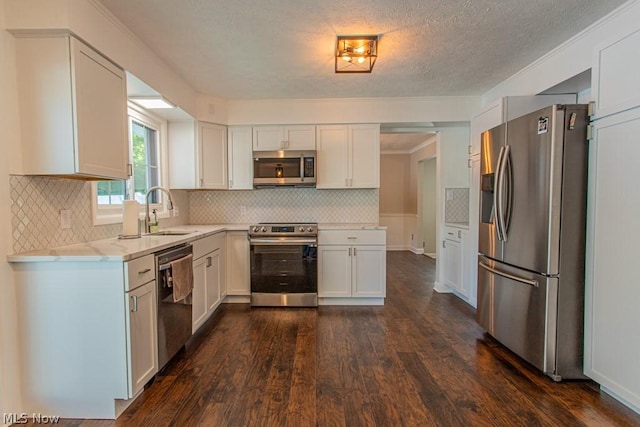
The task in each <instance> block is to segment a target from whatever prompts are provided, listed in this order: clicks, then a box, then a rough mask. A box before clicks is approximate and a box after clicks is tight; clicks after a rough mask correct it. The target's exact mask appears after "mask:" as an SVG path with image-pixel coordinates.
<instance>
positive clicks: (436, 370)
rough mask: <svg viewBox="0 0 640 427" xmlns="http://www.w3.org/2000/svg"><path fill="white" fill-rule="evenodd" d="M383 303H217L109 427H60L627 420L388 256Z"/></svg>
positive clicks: (428, 270)
mask: <svg viewBox="0 0 640 427" xmlns="http://www.w3.org/2000/svg"><path fill="white" fill-rule="evenodd" d="M387 264H388V265H387V299H386V304H385V306H384V307H329V306H322V307H319V308H318V309H317V310H316V309H277V308H273V309H272V308H255V309H251V308H249V306H248V305H244V304H224V305H222V306H221V307H220V308H219V309H218V311H217V312H216V314H214V316H213V317H212V318H211V319H210V321H209V322H208V323H207V324H206V325H205V326H204V327H203V328H202V329H201V331H199V333H198V334H197V335H196V336H195V337H194V338H193V339H192V340H191V342H190V343H189V345H188V346H187V348H186V350H185V351H184V353H183V354H179V355H178V357H176V358H175V359H174V360H173V361H172V362H170V364H169V365H168V366H167V367H166V368H165V369H164V371H163V372H161V373H160V374H158V375H157V376H156V379H155V381H154V382H152V383H151V384H149V385H148V386H147V388H146V390H145V391H144V393H143V394H142V396H140V397H139V398H138V399H137V400H136V401H135V402H134V404H133V405H132V406H131V407H130V408H129V409H128V410H127V411H126V412H125V413H124V414H123V415H122V416H121V417H120V418H119V419H118V420H117V421H88V420H63V421H62V422H61V423H60V425H63V426H82V427H86V426H191V425H193V426H195V425H201V426H296V427H298V426H302V427H304V426H314V425H318V426H582V425H585V426H626V425H640V415H637V414H635V413H634V412H632V411H631V410H629V409H627V408H626V407H624V406H623V405H622V404H620V403H618V402H617V401H615V400H614V399H612V398H611V397H609V396H607V395H606V394H604V393H601V392H600V391H599V389H598V387H597V385H596V384H595V383H593V382H591V381H566V382H562V383H554V382H553V381H552V380H551V379H549V378H547V377H545V376H543V375H541V374H540V373H539V372H537V371H535V370H534V369H533V368H531V367H530V366H528V365H527V364H526V363H524V362H522V361H521V360H520V359H518V358H517V357H516V356H514V355H513V354H512V353H510V352H509V351H507V350H506V349H504V348H503V347H501V346H500V345H499V344H498V343H497V342H496V341H494V340H493V339H491V338H490V337H488V336H486V335H485V334H484V333H483V331H482V329H481V328H480V327H479V326H478V325H477V324H476V322H475V320H474V315H475V310H474V309H473V308H472V307H470V306H469V305H467V304H466V303H464V302H462V301H461V300H459V299H458V298H456V297H455V296H453V295H450V294H438V293H435V292H433V280H434V274H435V262H434V261H433V260H432V259H430V258H427V257H424V256H421V255H414V254H411V253H409V252H389V253H388V258H387Z"/></svg>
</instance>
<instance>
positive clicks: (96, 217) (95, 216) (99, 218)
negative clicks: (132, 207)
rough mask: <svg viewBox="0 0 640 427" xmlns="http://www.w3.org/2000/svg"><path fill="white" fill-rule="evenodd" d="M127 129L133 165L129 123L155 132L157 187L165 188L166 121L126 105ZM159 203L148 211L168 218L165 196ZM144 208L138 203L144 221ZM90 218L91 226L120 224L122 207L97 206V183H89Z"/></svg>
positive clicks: (166, 174) (162, 196)
mask: <svg viewBox="0 0 640 427" xmlns="http://www.w3.org/2000/svg"><path fill="white" fill-rule="evenodd" d="M128 107H129V108H128V120H129V124H128V128H129V133H128V135H129V163H131V164H133V153H132V135H131V127H132V126H131V121H132V120H135V121H136V122H138V123H141V124H143V125H144V126H147V127H149V128H151V129H154V130H156V132H157V135H158V138H159V153H158V156H159V159H158V166H159V168H160V177H159V178H160V182H159V185H161V186H165V187H166V186H167V183H168V182H169V173H168V165H167V150H168V149H167V121H166V120H165V119H163V118H161V117H158V116H156V115H155V114H153V113H151V112H149V111H147V110H144V109H143V108H140V107H138V106H137V105H135V104H132V103H129V104H128ZM125 185H126V188H127V190H126V193H127V194H130V193H131V192H132V190H131V185H130V182H129V180H127V181H126V184H125ZM160 197H161V199H160V200H161V203H156V204H152V205H150V206H149V208H150V211H151V210H153V209H156V211H157V215H158V218H169V217H170V212H169V211H168V210H167V205H166V203H165V196H164V194H161V196H160ZM144 214H145V206H144V203H140V212H139V217H140V219H141V220H144ZM91 216H92V220H93V225H105V224H117V223H121V222H122V205H112V206H100V205H98V191H97V182H92V183H91Z"/></svg>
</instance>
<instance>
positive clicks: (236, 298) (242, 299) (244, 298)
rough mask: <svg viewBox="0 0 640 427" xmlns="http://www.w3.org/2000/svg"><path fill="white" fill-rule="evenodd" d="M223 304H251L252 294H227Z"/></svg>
mask: <svg viewBox="0 0 640 427" xmlns="http://www.w3.org/2000/svg"><path fill="white" fill-rule="evenodd" d="M222 302H223V304H249V303H250V302H251V296H249V295H227V296H226V297H225V298H224V301H222Z"/></svg>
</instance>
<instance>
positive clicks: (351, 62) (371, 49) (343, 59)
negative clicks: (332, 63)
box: [336, 36, 378, 73]
mask: <svg viewBox="0 0 640 427" xmlns="http://www.w3.org/2000/svg"><path fill="white" fill-rule="evenodd" d="M377 58H378V36H338V41H337V42H336V73H370V72H371V70H373V64H375V63H376V59H377Z"/></svg>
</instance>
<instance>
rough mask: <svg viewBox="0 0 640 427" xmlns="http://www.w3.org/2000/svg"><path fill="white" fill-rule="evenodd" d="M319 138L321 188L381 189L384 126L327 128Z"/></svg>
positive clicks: (318, 135)
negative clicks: (382, 132)
mask: <svg viewBox="0 0 640 427" xmlns="http://www.w3.org/2000/svg"><path fill="white" fill-rule="evenodd" d="M316 135H317V137H316V140H317V160H318V166H317V171H318V179H317V188H379V187H380V125H378V124H367V125H324V126H318V127H317V130H316Z"/></svg>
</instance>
